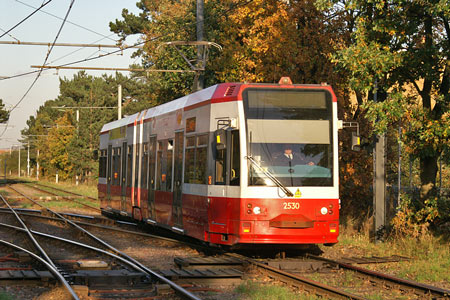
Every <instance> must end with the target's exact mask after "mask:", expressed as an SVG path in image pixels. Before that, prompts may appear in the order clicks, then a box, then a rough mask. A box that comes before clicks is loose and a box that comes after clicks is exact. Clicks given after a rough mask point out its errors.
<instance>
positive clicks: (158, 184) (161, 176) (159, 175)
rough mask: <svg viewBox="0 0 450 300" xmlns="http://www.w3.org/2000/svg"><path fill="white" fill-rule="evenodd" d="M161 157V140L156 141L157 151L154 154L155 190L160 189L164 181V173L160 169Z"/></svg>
mask: <svg viewBox="0 0 450 300" xmlns="http://www.w3.org/2000/svg"><path fill="white" fill-rule="evenodd" d="M162 159H163V142H162V141H159V142H158V151H157V154H156V190H158V191H160V190H162V185H163V183H165V182H166V174H165V173H163V169H162V166H163V164H162Z"/></svg>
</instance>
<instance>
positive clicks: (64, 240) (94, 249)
mask: <svg viewBox="0 0 450 300" xmlns="http://www.w3.org/2000/svg"><path fill="white" fill-rule="evenodd" d="M0 226H1V227H6V228H9V229H14V230H17V231H25V229H23V228H20V227H17V226H14V225H9V224H4V223H0ZM31 232H32V233H33V234H35V235H38V236H41V237H45V238H49V239H54V240H58V241H60V242H64V243H68V244H71V245H74V246H78V247H82V248H86V249H89V250H92V251H95V252H98V253H102V254H104V255H107V256H111V257H112V258H114V259H117V260H119V261H121V262H123V263H124V264H127V265H128V266H130V267H132V268H133V269H135V270H136V271H139V272H142V273H146V272H145V270H143V269H142V268H141V267H140V266H138V265H136V264H134V263H133V262H131V261H129V260H127V259H125V258H123V257H121V256H119V255H117V254H114V253H111V252H108V251H106V250H103V249H100V248H97V247H94V246H91V245H87V244H83V243H80V242H77V241H74V240H69V239H66V238H62V237H59V236H56V235H51V234H48V233H44V232H39V231H35V230H31Z"/></svg>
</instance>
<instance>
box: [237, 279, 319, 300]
mask: <svg viewBox="0 0 450 300" xmlns="http://www.w3.org/2000/svg"><path fill="white" fill-rule="evenodd" d="M236 292H237V293H239V294H240V295H241V297H240V298H239V299H243V300H269V299H277V300H291V299H298V300H316V299H321V298H317V297H315V296H309V295H300V294H297V293H294V292H293V291H292V290H290V289H288V288H287V287H283V286H276V285H271V284H267V283H259V282H253V281H246V282H244V283H243V284H241V285H240V286H238V287H237V288H236Z"/></svg>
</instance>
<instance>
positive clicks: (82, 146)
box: [22, 72, 154, 180]
mask: <svg viewBox="0 0 450 300" xmlns="http://www.w3.org/2000/svg"><path fill="white" fill-rule="evenodd" d="M119 84H121V85H122V87H123V98H124V102H123V113H124V114H134V113H135V112H138V111H141V110H143V109H146V108H148V107H150V106H153V105H154V104H153V101H154V100H153V99H154V96H153V95H152V93H150V91H149V90H148V89H147V87H146V84H145V83H143V82H141V81H140V80H139V79H137V78H127V77H125V76H123V75H121V74H116V75H115V76H107V75H103V76H101V77H93V76H90V75H87V74H86V72H79V73H78V74H76V75H74V77H73V78H72V79H68V78H62V79H60V94H59V96H58V97H57V98H56V99H54V100H48V101H46V102H45V103H44V105H43V106H41V107H40V108H39V110H38V112H37V114H36V117H34V116H31V117H30V119H29V120H28V121H27V126H28V127H27V128H25V129H24V130H22V135H23V137H24V140H23V143H27V142H28V141H29V142H30V145H31V146H32V148H31V149H32V151H31V153H32V157H31V160H32V163H36V162H37V161H39V165H40V173H41V174H43V175H53V174H54V173H55V172H56V171H57V170H58V172H59V174H60V175H61V176H62V178H64V177H67V178H69V177H74V176H76V175H78V176H80V177H81V180H88V179H89V178H92V177H93V176H95V175H96V174H97V170H98V166H97V162H96V161H95V156H94V152H95V150H97V149H98V143H99V133H100V130H101V128H102V126H103V125H104V124H106V123H108V122H111V121H113V120H115V119H116V118H117V108H116V107H117V90H118V89H117V87H118V85H119ZM77 111H78V115H79V119H78V122H77V118H76V115H77ZM62 118H63V119H62ZM61 120H64V122H66V123H67V124H66V125H67V126H72V127H73V128H74V131H73V132H72V131H70V130H62V129H60V130H59V131H56V132H54V128H55V126H59V127H61V124H59V123H58V122H61ZM56 134H58V135H57V136H58V138H54V136H55V135H56ZM64 134H67V135H68V137H64V138H63V137H62V135H64ZM69 136H70V138H69ZM53 148H55V149H59V150H58V151H56V152H55V151H54V150H53ZM61 149H64V151H65V152H64V157H63V154H62V152H61V151H62V150H61ZM38 152H39V153H40V155H39V157H37V153H38ZM65 155H67V157H66V156H65ZM62 167H64V169H63V168H62Z"/></svg>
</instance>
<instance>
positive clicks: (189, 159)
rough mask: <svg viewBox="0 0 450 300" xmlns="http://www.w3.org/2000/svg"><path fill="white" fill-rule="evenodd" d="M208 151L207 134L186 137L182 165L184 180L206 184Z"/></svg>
mask: <svg viewBox="0 0 450 300" xmlns="http://www.w3.org/2000/svg"><path fill="white" fill-rule="evenodd" d="M207 153H208V135H207V134H203V135H199V136H190V137H187V138H186V153H185V166H184V182H185V183H197V184H206V183H208V178H207V176H206V168H207Z"/></svg>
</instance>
